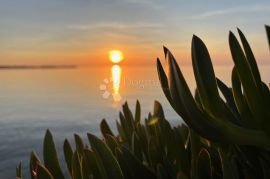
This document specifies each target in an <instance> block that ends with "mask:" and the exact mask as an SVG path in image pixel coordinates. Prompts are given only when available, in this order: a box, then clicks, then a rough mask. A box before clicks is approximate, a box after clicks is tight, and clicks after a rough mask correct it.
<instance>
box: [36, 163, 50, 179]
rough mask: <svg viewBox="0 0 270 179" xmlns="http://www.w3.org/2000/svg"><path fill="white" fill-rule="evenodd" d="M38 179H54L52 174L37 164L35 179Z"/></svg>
mask: <svg viewBox="0 0 270 179" xmlns="http://www.w3.org/2000/svg"><path fill="white" fill-rule="evenodd" d="M36 178H38V179H54V177H53V176H52V174H51V173H50V172H49V170H48V169H47V168H45V167H44V166H43V165H41V164H40V163H38V164H37V177H36Z"/></svg>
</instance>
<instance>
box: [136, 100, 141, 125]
mask: <svg viewBox="0 0 270 179" xmlns="http://www.w3.org/2000/svg"><path fill="white" fill-rule="evenodd" d="M140 122H141V105H140V102H139V101H138V100H137V101H136V109H135V124H136V126H137V125H138V124H139V123H140Z"/></svg>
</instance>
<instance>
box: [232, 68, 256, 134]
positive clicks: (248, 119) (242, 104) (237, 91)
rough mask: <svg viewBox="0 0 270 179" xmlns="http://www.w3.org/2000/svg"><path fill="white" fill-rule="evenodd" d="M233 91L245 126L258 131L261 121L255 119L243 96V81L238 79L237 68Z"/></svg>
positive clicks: (233, 78)
mask: <svg viewBox="0 0 270 179" xmlns="http://www.w3.org/2000/svg"><path fill="white" fill-rule="evenodd" d="M232 91H233V98H234V101H235V104H236V106H237V110H238V111H239V114H240V116H241V120H242V123H243V124H244V126H245V127H248V128H251V129H258V128H259V126H260V124H259V121H258V120H256V119H254V117H253V114H252V112H251V111H250V108H249V106H248V104H247V101H246V99H245V97H244V95H243V94H242V87H241V81H240V79H239V77H238V73H237V70H236V67H234V68H233V70H232Z"/></svg>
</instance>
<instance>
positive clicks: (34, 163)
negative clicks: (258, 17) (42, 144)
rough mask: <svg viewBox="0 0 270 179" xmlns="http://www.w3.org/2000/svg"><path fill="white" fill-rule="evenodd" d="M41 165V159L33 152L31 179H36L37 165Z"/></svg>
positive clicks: (31, 157) (31, 156)
mask: <svg viewBox="0 0 270 179" xmlns="http://www.w3.org/2000/svg"><path fill="white" fill-rule="evenodd" d="M39 163H40V159H39V158H38V156H37V154H36V152H35V151H32V152H31V155H30V167H29V168H30V174H31V179H35V178H36V175H37V167H38V166H37V165H38V164H39Z"/></svg>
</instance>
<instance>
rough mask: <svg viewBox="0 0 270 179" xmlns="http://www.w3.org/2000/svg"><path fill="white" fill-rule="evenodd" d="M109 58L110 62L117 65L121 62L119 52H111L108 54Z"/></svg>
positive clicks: (121, 57) (121, 54)
mask: <svg viewBox="0 0 270 179" xmlns="http://www.w3.org/2000/svg"><path fill="white" fill-rule="evenodd" d="M109 57H110V60H111V62H113V63H119V62H121V61H122V60H123V58H124V57H123V53H122V52H121V51H120V50H111V51H110V52H109Z"/></svg>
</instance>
